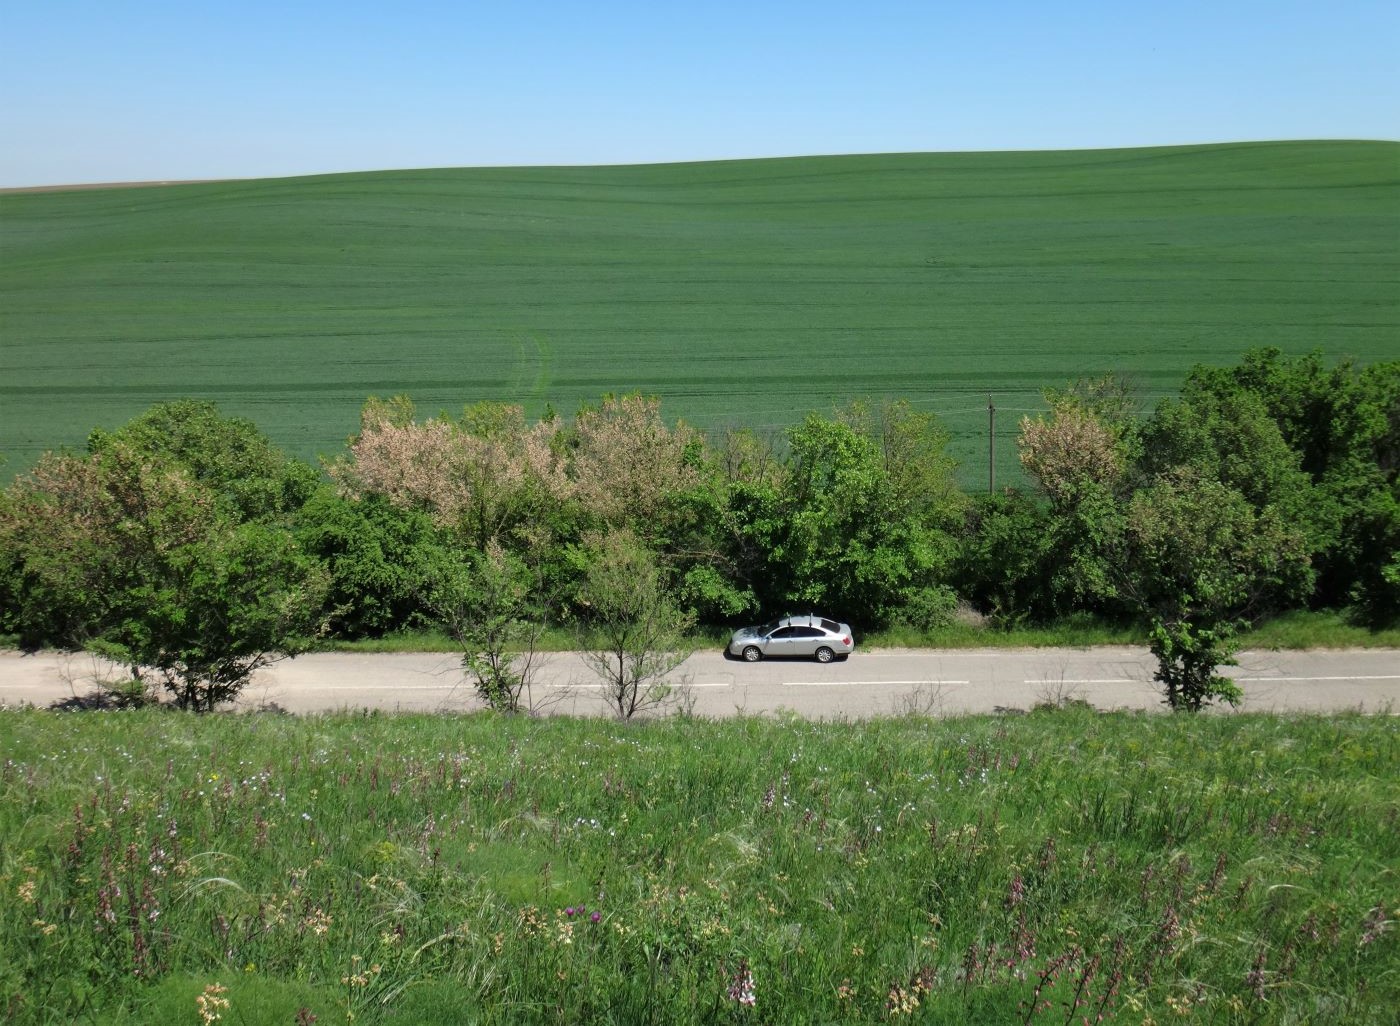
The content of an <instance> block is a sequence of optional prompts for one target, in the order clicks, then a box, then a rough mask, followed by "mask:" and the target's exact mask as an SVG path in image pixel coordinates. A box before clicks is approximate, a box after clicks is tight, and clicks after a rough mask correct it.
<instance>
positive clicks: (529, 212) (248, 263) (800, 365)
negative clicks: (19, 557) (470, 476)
mask: <svg viewBox="0 0 1400 1026" xmlns="http://www.w3.org/2000/svg"><path fill="white" fill-rule="evenodd" d="M1398 152H1400V144H1397V143H1394V142H1369V143H1368V142H1285V143H1260V144H1245V145H1238V144H1236V145H1220V146H1191V147H1176V148H1163V149H1141V150H1105V151H1095V152H1086V151H1074V152H1043V153H961V154H883V155H864V156H841V157H804V158H791V159H783V160H755V161H737V162H717V163H702V164H679V165H676V164H673V165H661V166H651V167H610V168H477V169H460V170H451V169H447V170H434V171H386V172H379V173H371V174H353V175H332V176H322V177H314V178H302V179H286V180H272V181H244V182H219V183H205V184H190V185H173V186H167V187H159V188H147V189H110V190H92V191H75V192H55V193H47V194H25V195H16V194H10V195H6V196H4V197H3V204H4V216H3V218H0V249H3V252H4V260H3V262H0V344H3V347H4V367H5V374H4V378H3V380H0V453H6V454H8V456H9V458H10V461H9V463H8V464H7V465H6V466H5V467H4V469H3V472H0V473H3V474H4V475H6V476H8V475H11V474H14V473H17V472H20V471H22V470H24V469H26V468H27V467H28V466H29V465H30V464H31V463H32V462H33V460H34V459H35V458H36V457H37V456H38V454H39V453H40V452H41V451H42V450H44V449H50V448H58V447H60V446H63V445H80V444H81V443H82V441H83V440H84V439H85V438H86V437H87V434H88V432H90V431H91V430H92V429H93V428H94V427H96V426H103V427H107V428H115V427H117V426H118V425H120V424H122V423H124V422H126V421H127V420H129V419H131V418H132V417H133V416H135V415H136V414H138V413H139V412H141V411H142V410H144V409H145V408H147V407H148V406H149V405H151V404H152V403H154V402H157V401H161V400H167V399H173V398H179V397H185V396H191V397H196V398H203V399H213V400H216V401H218V402H219V403H220V404H221V407H222V408H223V409H224V410H225V411H226V412H227V413H230V414H237V415H241V416H247V417H250V418H252V419H253V420H254V421H256V422H257V424H258V425H259V427H261V428H262V429H263V430H264V431H265V432H266V433H267V434H268V435H269V436H270V437H272V438H273V439H274V440H275V441H276V442H277V443H278V444H279V445H281V446H283V447H284V448H286V449H288V450H289V451H291V452H294V453H297V454H299V455H302V456H306V457H314V456H315V455H317V454H322V453H327V454H334V453H336V452H338V451H339V450H340V449H341V448H342V446H343V444H344V440H345V438H346V436H347V435H349V434H351V433H352V432H354V431H355V430H356V428H357V424H358V420H357V418H358V414H359V410H360V407H361V405H362V404H363V402H364V400H365V398H366V396H369V395H372V394H373V395H392V394H395V393H408V394H410V395H412V396H413V397H414V398H415V399H416V400H418V402H419V405H420V407H421V408H422V409H423V410H425V411H426V412H428V413H435V412H437V411H438V410H440V409H448V410H457V409H460V408H461V406H462V404H464V403H467V402H473V401H477V400H482V399H491V400H504V401H510V402H519V403H521V404H523V405H524V406H525V407H526V410H527V413H528V414H529V415H531V416H538V415H540V414H542V413H543V412H544V410H545V407H546V404H552V405H553V407H554V408H555V409H556V410H558V411H559V412H560V413H562V414H566V415H567V414H571V413H573V412H574V410H575V409H577V407H578V405H579V404H580V403H581V402H584V401H587V402H596V401H597V400H598V399H599V397H600V396H601V395H602V394H603V393H604V392H615V391H629V390H639V391H642V392H644V393H648V394H655V395H659V396H660V397H661V398H662V399H663V411H664V412H665V413H666V415H667V416H668V417H684V418H686V419H687V420H689V421H691V422H692V423H694V424H696V425H698V426H700V427H702V428H705V429H714V430H718V429H722V428H723V427H725V426H726V425H730V424H735V423H742V424H747V425H750V426H755V427H764V426H773V427H781V426H784V425H787V424H790V423H792V422H794V421H795V420H799V419H801V418H802V417H803V416H804V414H805V413H806V412H808V411H813V410H816V411H821V412H827V411H829V410H830V409H831V408H832V407H833V406H836V405H844V404H845V403H846V402H847V401H848V400H849V399H850V398H852V397H854V396H862V395H864V396H875V397H885V396H888V397H890V398H901V397H902V398H907V399H910V400H912V401H913V402H914V404H915V405H916V407H918V408H920V409H926V410H932V411H934V412H937V413H938V414H940V415H941V416H942V417H943V418H944V421H945V423H946V424H947V426H948V427H949V429H950V430H951V431H952V433H953V436H954V443H953V451H954V453H955V455H957V456H958V457H959V458H960V459H961V460H962V461H963V463H964V484H965V486H967V487H982V486H984V485H985V483H986V481H987V476H988V475H987V466H986V453H987V429H988V415H987V400H988V396H989V394H990V395H991V396H992V397H993V398H994V400H995V403H996V405H997V408H998V411H999V415H998V419H997V434H998V437H999V439H1000V444H999V453H1000V457H999V463H998V466H997V480H998V481H999V482H1000V483H1002V484H1007V483H1011V482H1013V481H1014V480H1016V479H1017V478H1018V476H1019V473H1020V470H1019V467H1018V465H1017V463H1016V458H1015V453H1014V451H1013V447H1012V446H1011V444H1010V439H1011V437H1012V435H1013V433H1014V430H1015V424H1016V421H1017V420H1018V419H1019V418H1020V417H1021V416H1022V415H1023V413H1024V412H1025V411H1027V410H1032V409H1041V408H1042V403H1041V398H1040V392H1041V390H1042V389H1043V388H1044V387H1046V386H1062V385H1064V383H1065V382H1066V381H1067V380H1069V379H1072V378H1075V377H1078V376H1080V375H1099V374H1104V373H1106V372H1109V371H1116V372H1119V373H1123V374H1126V375H1129V376H1130V377H1132V378H1134V379H1135V380H1136V381H1137V383H1138V385H1139V386H1140V387H1141V390H1142V393H1143V396H1144V398H1145V399H1147V400H1149V401H1150V400H1153V399H1155V398H1157V397H1159V396H1162V395H1164V394H1169V393H1172V392H1174V391H1175V390H1176V388H1177V387H1178V385H1179V383H1180V381H1181V379H1182V376H1183V375H1184V373H1185V371H1186V370H1187V369H1188V368H1189V367H1191V366H1192V365H1193V364H1196V363H1211V364H1217V365H1226V364H1233V363H1235V362H1237V361H1238V359H1239V358H1240V355H1241V354H1242V353H1243V352H1244V351H1245V350H1247V349H1249V348H1251V347H1254V346H1262V345H1274V346H1278V347H1280V348H1282V349H1283V350H1284V351H1285V352H1288V353H1300V352H1306V351H1309V350H1311V349H1313V348H1321V349H1323V350H1324V351H1326V352H1327V353H1328V354H1329V355H1331V356H1337V357H1340V356H1352V357H1355V358H1357V359H1359V360H1362V361H1367V362H1369V361H1376V360H1381V359H1390V358H1393V357H1394V355H1395V329H1394V317H1393V309H1394V305H1395V303H1396V301H1397V299H1400V286H1398V285H1397V283H1400V243H1398V242H1397V239H1400V230H1398V229H1397V219H1398V217H1400V215H1397V210H1400V189H1397V184H1396V178H1395V166H1396V161H1397V153H1398Z"/></svg>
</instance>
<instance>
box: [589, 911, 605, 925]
mask: <svg viewBox="0 0 1400 1026" xmlns="http://www.w3.org/2000/svg"><path fill="white" fill-rule="evenodd" d="M602 918H603V914H602V913H601V912H594V913H593V914H592V915H590V916H589V917H588V921H589V922H590V923H596V922H599V921H600V920H601V919H602Z"/></svg>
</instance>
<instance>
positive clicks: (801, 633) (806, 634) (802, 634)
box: [793, 627, 826, 638]
mask: <svg viewBox="0 0 1400 1026" xmlns="http://www.w3.org/2000/svg"><path fill="white" fill-rule="evenodd" d="M793 630H794V631H796V632H797V636H798V637H799V638H824V637H826V635H825V634H823V633H822V632H821V631H819V630H818V629H817V628H815V627H794V628H793Z"/></svg>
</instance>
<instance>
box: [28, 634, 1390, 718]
mask: <svg viewBox="0 0 1400 1026" xmlns="http://www.w3.org/2000/svg"><path fill="white" fill-rule="evenodd" d="M547 659H548V661H547V663H546V665H545V666H544V667H543V669H542V671H541V673H540V675H539V681H538V683H537V684H536V686H535V687H533V688H532V689H531V691H530V694H529V696H528V698H529V704H530V706H531V707H532V708H534V709H535V710H537V711H538V712H541V713H567V714H574V715H592V714H605V713H606V712H607V708H606V704H605V696H604V692H603V689H602V687H601V685H599V684H598V682H597V679H596V678H594V677H592V676H591V674H590V673H589V671H588V669H587V667H586V666H585V664H584V662H583V660H582V659H581V658H580V657H579V655H578V654H577V653H571V652H560V653H555V654H553V655H550V656H548V657H547ZM1239 661H1240V665H1239V666H1238V667H1236V668H1234V669H1233V670H1232V671H1230V675H1231V676H1233V678H1234V679H1235V681H1236V682H1237V683H1238V684H1239V685H1240V687H1241V688H1242V689H1243V691H1244V695H1245V701H1244V705H1243V706H1242V709H1244V710H1245V711H1254V712H1341V711H1346V710H1360V711H1363V712H1368V713H1388V714H1396V713H1400V651H1397V650H1395V649H1386V650H1377V649H1350V650H1328V651H1321V650H1315V651H1305V652H1271V651H1259V652H1253V651H1249V652H1243V653H1241V654H1240V656H1239ZM1153 667H1154V663H1153V660H1152V658H1151V656H1150V655H1149V654H1148V653H1147V650H1146V649H1140V648H1130V647H1104V648H1088V649H1044V648H1040V649H978V650H936V649H877V650H870V651H858V652H856V654H855V655H853V656H852V657H851V658H850V659H848V660H846V661H845V662H837V663H830V664H828V665H821V664H818V663H815V662H806V661H801V662H794V661H776V660H770V661H765V662H762V663H756V664H750V663H743V662H738V661H735V660H731V659H727V658H725V657H724V656H723V655H722V654H721V653H719V652H716V651H706V652H699V653H696V654H695V655H693V656H691V657H690V658H689V659H688V660H687V661H686V662H685V663H684V665H683V666H682V667H681V669H680V670H679V671H677V673H676V674H675V676H674V678H673V680H674V681H676V682H677V683H678V685H679V686H678V687H677V688H676V695H675V699H674V701H675V702H676V703H682V704H684V705H685V706H687V707H689V708H690V709H691V710H692V711H693V712H695V713H696V714H698V715H702V716H726V715H734V714H736V713H748V714H760V713H775V712H779V711H790V712H792V713H795V714H797V715H799V716H803V717H808V718H812V719H836V718H847V719H853V718H862V717H868V716H882V715H895V714H901V713H910V712H917V713H926V714H929V715H956V714H958V713H985V712H994V711H998V710H1014V709H1030V708H1031V707H1032V706H1034V705H1036V704H1037V703H1040V702H1044V701H1055V700H1063V699H1082V700H1083V701H1086V702H1088V703H1090V704H1091V705H1093V706H1095V707H1096V708H1099V709H1145V710H1153V709H1161V708H1162V704H1161V693H1160V691H1159V690H1158V686H1157V685H1156V684H1155V683H1154V682H1153V680H1152V672H1153ZM104 673H106V674H108V675H110V676H112V677H113V678H115V677H118V676H120V675H119V674H116V673H114V671H113V670H112V669H111V668H110V667H104V666H103V665H102V664H100V663H99V662H97V661H96V660H94V659H93V658H92V657H90V656H86V655H77V656H73V655H63V654H59V653H51V652H43V653H39V654H37V655H21V654H19V653H17V652H0V706H11V707H13V706H20V705H34V706H47V705H49V704H50V703H52V702H55V701H60V700H63V699H65V698H70V697H73V696H74V695H81V694H85V693H87V692H89V691H91V690H92V689H93V687H94V680H95V679H96V678H97V677H98V676H100V675H102V674H104ZM238 704H239V706H240V707H243V708H258V707H259V706H264V705H275V706H277V707H279V708H282V709H285V710H287V711H289V712H295V713H309V712H323V711H332V710H338V709H366V708H368V709H383V710H403V711H426V712H434V711H465V710H469V709H474V708H478V706H479V703H478V702H477V701H476V699H475V697H474V695H473V693H472V690H471V688H470V686H468V685H467V684H466V683H465V682H464V680H463V678H462V674H461V671H460V668H459V663H458V660H457V658H456V657H454V656H451V655H442V654H426V653H400V654H382V655H380V654H373V655H372V654H358V653H318V654H313V655H304V656H300V657H299V658H296V659H290V660H284V661H282V662H279V663H277V664H275V665H273V666H271V667H268V668H266V669H264V670H262V671H260V672H259V673H258V674H257V676H256V677H255V678H254V679H253V682H252V683H251V684H250V685H249V686H248V688H247V689H246V690H245V691H244V693H243V697H242V698H241V699H240V701H239V703H238Z"/></svg>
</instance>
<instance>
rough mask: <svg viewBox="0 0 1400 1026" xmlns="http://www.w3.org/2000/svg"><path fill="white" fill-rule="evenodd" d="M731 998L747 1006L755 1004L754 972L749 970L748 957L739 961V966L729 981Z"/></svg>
mask: <svg viewBox="0 0 1400 1026" xmlns="http://www.w3.org/2000/svg"><path fill="white" fill-rule="evenodd" d="M729 1000H730V1001H737V1002H738V1003H739V1004H741V1005H745V1006H747V1007H752V1006H753V1004H754V1000H755V999H754V988H753V973H752V972H751V971H750V970H749V963H748V960H747V959H744V960H742V961H740V962H739V968H738V969H736V970H735V971H734V976H733V977H732V978H731V980H730V981H729Z"/></svg>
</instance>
